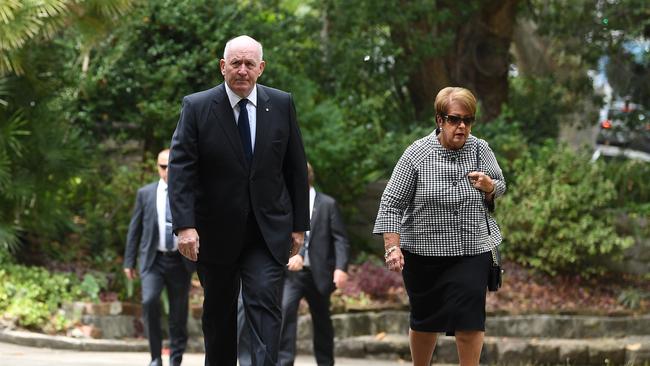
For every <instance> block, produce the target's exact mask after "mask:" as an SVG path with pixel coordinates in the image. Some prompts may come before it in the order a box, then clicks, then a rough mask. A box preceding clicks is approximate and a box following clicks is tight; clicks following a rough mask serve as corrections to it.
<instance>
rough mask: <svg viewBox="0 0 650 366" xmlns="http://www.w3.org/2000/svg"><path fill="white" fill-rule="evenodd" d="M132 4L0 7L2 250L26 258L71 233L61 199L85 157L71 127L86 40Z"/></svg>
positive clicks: (35, 3)
mask: <svg viewBox="0 0 650 366" xmlns="http://www.w3.org/2000/svg"><path fill="white" fill-rule="evenodd" d="M129 3H130V1H126V0H119V1H114V2H110V3H107V2H102V1H55V0H50V1H5V2H3V3H2V4H0V32H1V34H2V36H1V37H0V127H1V128H0V205H1V206H2V208H3V209H2V211H1V212H0V248H2V249H5V250H15V249H16V247H17V245H18V244H19V243H20V242H22V243H23V244H24V245H25V246H24V247H23V250H22V251H21V253H23V254H25V253H31V252H32V251H38V250H41V249H43V245H44V244H47V243H49V242H61V241H63V240H64V237H63V235H64V233H65V232H69V231H70V230H71V229H72V220H71V219H72V214H71V211H70V207H68V206H67V205H66V200H65V197H66V192H67V190H68V187H69V185H70V184H71V182H74V181H75V180H77V179H78V175H79V174H82V173H83V172H84V170H83V168H84V167H85V166H87V165H88V163H89V161H88V160H87V158H88V157H89V156H90V154H88V149H87V144H86V142H85V140H84V139H83V136H82V133H81V131H80V130H79V129H78V128H77V127H75V126H73V125H71V124H70V115H69V111H70V110H71V101H73V100H74V99H75V98H76V94H77V86H78V84H79V78H80V76H81V73H80V72H79V71H78V68H77V65H78V63H77V60H78V59H79V55H80V54H81V55H83V50H85V49H88V47H89V46H90V45H91V42H90V41H89V40H90V39H93V36H91V34H92V33H93V32H95V33H101V31H99V30H98V29H99V28H101V27H102V26H104V25H106V24H108V23H111V22H113V20H114V19H115V16H116V15H119V14H123V13H124V11H126V10H127V9H128V4H129ZM69 24H74V26H73V27H68V28H64V27H65V26H66V25H69ZM91 24H92V25H93V26H90V25H91ZM55 35H57V36H58V37H57V38H56V39H55V38H54V36H55ZM80 50H81V53H80V52H79V51H80ZM25 257H29V255H28V254H25ZM33 258H40V259H43V258H44V256H38V255H37V256H33Z"/></svg>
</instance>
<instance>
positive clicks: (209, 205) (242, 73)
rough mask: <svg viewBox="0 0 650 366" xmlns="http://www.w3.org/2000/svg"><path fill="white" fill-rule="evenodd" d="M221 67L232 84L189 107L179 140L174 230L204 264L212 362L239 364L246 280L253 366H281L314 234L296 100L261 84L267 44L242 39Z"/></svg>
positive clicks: (188, 100)
mask: <svg viewBox="0 0 650 366" xmlns="http://www.w3.org/2000/svg"><path fill="white" fill-rule="evenodd" d="M220 66H221V73H222V74H223V76H224V79H225V83H223V84H220V85H218V86H216V87H214V88H212V89H209V90H205V91H202V92H198V93H195V94H192V95H189V96H186V97H185V98H184V99H183V108H182V111H181V116H180V119H179V121H178V126H177V127H176V131H175V132H174V136H173V138H172V146H171V158H170V165H169V188H170V202H171V209H172V214H173V216H174V231H175V232H176V233H177V234H178V237H179V248H180V251H181V253H182V254H183V255H184V256H186V257H188V258H189V259H191V260H193V261H196V260H198V266H197V270H198V274H199V279H200V280H201V284H202V286H203V290H204V301H203V316H202V327H203V335H204V339H205V349H206V364H208V363H209V365H210V366H217V365H235V364H236V362H237V296H238V294H239V291H240V281H241V291H242V300H243V303H244V309H245V312H246V318H247V321H248V323H249V327H248V328H249V331H250V339H251V359H252V363H253V365H255V366H261V365H276V364H277V354H278V344H279V339H280V327H281V317H282V310H281V293H282V284H283V280H284V266H285V265H286V263H287V261H288V259H289V256H290V255H294V254H296V253H298V251H299V249H300V247H301V246H302V242H303V239H304V232H305V231H306V230H308V229H309V211H308V210H309V193H308V184H307V163H306V158H305V152H304V147H303V144H302V137H301V135H300V130H299V128H298V122H297V120H296V115H295V107H294V104H293V98H292V96H291V94H289V93H286V92H283V91H280V90H277V89H273V88H269V87H266V86H263V85H258V84H257V78H258V77H259V76H260V75H261V74H262V72H263V71H264V67H265V63H264V61H263V58H262V45H261V44H260V43H259V42H257V41H256V40H254V39H252V38H250V37H248V36H240V37H236V38H233V39H231V40H230V41H228V43H227V44H226V47H225V49H224V56H223V59H221V60H220ZM199 238H200V243H199Z"/></svg>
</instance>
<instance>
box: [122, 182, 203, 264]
mask: <svg viewBox="0 0 650 366" xmlns="http://www.w3.org/2000/svg"><path fill="white" fill-rule="evenodd" d="M157 190H158V182H153V183H150V184H147V185H146V186H144V187H142V188H140V189H138V193H137V195H136V199H135V206H134V208H133V215H132V216H131V222H130V223H129V232H128V234H127V235H126V248H125V249H124V268H135V261H136V258H137V259H138V269H139V270H140V274H141V275H143V274H145V273H147V272H148V271H149V269H150V268H151V265H152V264H153V261H154V259H156V251H157V250H158V243H159V240H160V239H159V238H160V234H159V233H158V210H157V209H156V194H157ZM184 262H185V269H187V270H188V271H189V272H193V271H194V267H195V266H194V264H193V263H192V262H191V261H189V260H185V259H184Z"/></svg>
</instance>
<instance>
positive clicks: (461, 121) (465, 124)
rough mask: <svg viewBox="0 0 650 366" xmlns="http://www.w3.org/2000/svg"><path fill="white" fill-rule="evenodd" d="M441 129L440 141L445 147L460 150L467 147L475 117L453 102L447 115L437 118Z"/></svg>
mask: <svg viewBox="0 0 650 366" xmlns="http://www.w3.org/2000/svg"><path fill="white" fill-rule="evenodd" d="M436 120H437V122H438V126H439V127H440V130H441V131H440V134H439V135H438V139H439V140H440V143H441V144H442V146H443V147H445V148H447V149H450V150H458V149H460V148H462V147H463V145H465V141H467V137H468V136H469V133H470V132H471V131H472V123H473V122H474V116H473V115H472V114H470V113H469V112H468V111H467V110H466V109H465V107H463V106H462V105H461V104H460V103H458V102H451V103H450V104H449V108H448V109H447V113H446V114H443V115H442V116H440V115H439V116H437V117H436Z"/></svg>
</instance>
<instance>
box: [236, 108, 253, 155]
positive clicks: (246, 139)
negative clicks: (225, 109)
mask: <svg viewBox="0 0 650 366" xmlns="http://www.w3.org/2000/svg"><path fill="white" fill-rule="evenodd" d="M247 103H248V99H242V100H240V101H239V103H237V104H239V120H238V121H237V128H238V129H239V137H240V138H241V143H242V146H243V147H244V156H246V161H247V162H248V164H249V165H250V163H251V160H253V146H252V145H251V128H250V126H249V124H248V111H247V110H246V104H247Z"/></svg>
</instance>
